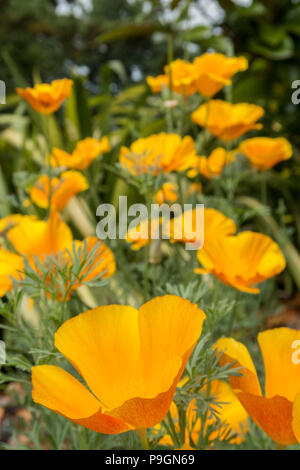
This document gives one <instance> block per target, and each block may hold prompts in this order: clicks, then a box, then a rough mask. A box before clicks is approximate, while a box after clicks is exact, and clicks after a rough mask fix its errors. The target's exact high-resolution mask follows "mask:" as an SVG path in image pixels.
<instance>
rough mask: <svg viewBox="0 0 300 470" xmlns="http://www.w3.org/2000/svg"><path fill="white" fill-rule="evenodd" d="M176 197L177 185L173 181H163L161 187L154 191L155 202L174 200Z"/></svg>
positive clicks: (161, 202)
mask: <svg viewBox="0 0 300 470" xmlns="http://www.w3.org/2000/svg"><path fill="white" fill-rule="evenodd" d="M177 199H178V185H177V184H174V183H164V184H163V186H162V188H161V189H160V190H159V191H157V193H156V202H157V204H163V203H165V202H175V201H177Z"/></svg>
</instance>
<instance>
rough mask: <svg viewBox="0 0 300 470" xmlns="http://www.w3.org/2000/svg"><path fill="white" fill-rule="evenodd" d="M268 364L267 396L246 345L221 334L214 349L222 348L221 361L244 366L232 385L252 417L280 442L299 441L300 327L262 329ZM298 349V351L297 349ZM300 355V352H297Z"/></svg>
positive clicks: (265, 358)
mask: <svg viewBox="0 0 300 470" xmlns="http://www.w3.org/2000/svg"><path fill="white" fill-rule="evenodd" d="M258 343H259V346H260V349H261V352H262V356H263V360H264V365H265V396H263V395H262V392H261V387H260V384H259V380H258V377H257V372H256V370H255V366H254V364H253V362H252V359H251V356H250V354H249V352H248V350H247V348H246V347H245V346H244V345H243V344H242V343H240V342H238V341H236V340H234V339H232V338H221V339H220V340H219V341H217V343H216V344H215V349H218V350H219V351H223V354H222V355H221V356H220V363H221V364H222V365H225V364H230V363H233V367H242V369H241V370H240V373H241V374H242V376H232V377H231V379H230V385H231V387H232V389H233V391H234V393H235V394H236V396H237V398H238V399H239V400H240V402H241V404H242V405H243V407H244V408H245V410H246V411H247V413H248V414H249V416H250V417H251V418H252V420H253V421H254V422H255V423H256V424H257V425H258V426H259V427H260V428H261V429H263V430H264V431H265V432H266V433H267V434H268V435H269V436H270V437H271V439H273V441H275V442H277V443H278V444H281V445H290V444H294V443H296V442H300V361H299V360H298V359H297V357H296V355H297V354H298V353H297V349H295V345H298V350H299V344H300V331H297V330H292V329H290V328H276V329H274V330H267V331H263V332H262V333H259V335H258ZM298 352H299V351H298ZM298 356H299V354H298Z"/></svg>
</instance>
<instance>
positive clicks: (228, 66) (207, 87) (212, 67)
mask: <svg viewBox="0 0 300 470" xmlns="http://www.w3.org/2000/svg"><path fill="white" fill-rule="evenodd" d="M193 67H194V73H195V75H196V79H195V82H194V83H195V86H196V90H197V91H198V92H199V93H201V95H203V96H205V97H207V98H211V97H212V96H214V95H215V94H216V93H217V92H218V91H220V90H221V89H222V88H223V87H224V86H225V85H230V84H231V78H232V77H233V76H234V75H235V74H236V73H237V72H240V71H245V70H247V68H248V61H247V59H245V57H226V56H225V55H223V54H219V53H213V54H203V55H201V56H200V57H196V59H195V60H194V62H193Z"/></svg>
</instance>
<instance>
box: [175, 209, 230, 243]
mask: <svg viewBox="0 0 300 470" xmlns="http://www.w3.org/2000/svg"><path fill="white" fill-rule="evenodd" d="M201 211H202V209H193V210H190V211H185V212H184V213H183V214H182V215H180V216H178V217H174V219H172V220H171V223H170V227H171V228H170V233H171V240H172V241H174V242H176V241H183V242H194V241H196V240H197V235H195V234H196V233H197V231H196V229H197V227H196V223H199V222H198V221H199V220H200V221H201V219H200V212H201ZM167 228H168V227H167ZM235 232H236V225H235V223H234V221H233V220H231V219H229V218H228V217H226V216H225V215H224V214H222V212H220V211H218V210H216V209H211V208H204V243H205V241H206V240H211V239H215V238H217V237H225V236H227V235H232V234H234V233H235Z"/></svg>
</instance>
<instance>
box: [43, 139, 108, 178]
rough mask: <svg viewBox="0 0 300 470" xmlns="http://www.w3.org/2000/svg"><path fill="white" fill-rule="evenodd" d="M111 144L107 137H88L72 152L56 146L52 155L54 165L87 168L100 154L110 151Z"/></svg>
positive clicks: (51, 160)
mask: <svg viewBox="0 0 300 470" xmlns="http://www.w3.org/2000/svg"><path fill="white" fill-rule="evenodd" d="M110 150H111V146H110V143H109V140H108V138H107V137H103V138H102V139H101V140H98V139H94V138H92V137H87V138H86V139H84V140H81V141H80V142H78V144H77V145H76V147H75V149H74V151H73V152H72V153H68V152H65V151H64V150H60V149H58V148H54V149H53V151H52V155H51V156H50V164H51V165H52V166H62V167H66V168H73V169H75V170H85V169H86V168H87V167H88V166H89V165H90V164H91V163H92V162H93V161H94V160H95V159H96V158H97V157H98V156H99V155H103V154H104V153H108V152H110Z"/></svg>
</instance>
